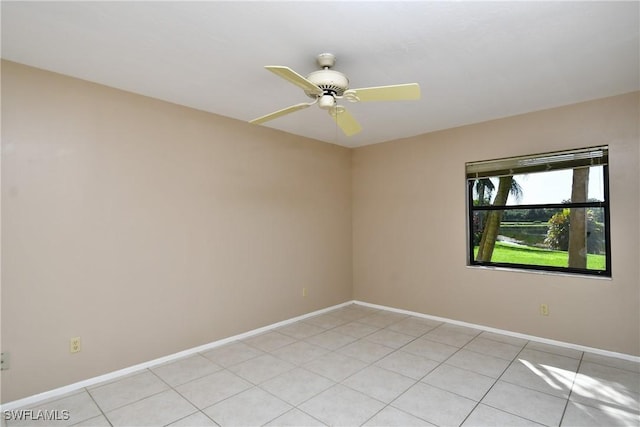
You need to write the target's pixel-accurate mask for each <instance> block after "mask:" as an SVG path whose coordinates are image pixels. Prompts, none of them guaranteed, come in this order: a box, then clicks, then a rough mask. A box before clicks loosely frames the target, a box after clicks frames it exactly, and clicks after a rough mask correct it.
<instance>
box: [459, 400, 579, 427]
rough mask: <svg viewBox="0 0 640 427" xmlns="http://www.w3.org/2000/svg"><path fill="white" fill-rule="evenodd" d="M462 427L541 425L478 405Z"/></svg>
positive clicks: (530, 426) (535, 426)
mask: <svg viewBox="0 0 640 427" xmlns="http://www.w3.org/2000/svg"><path fill="white" fill-rule="evenodd" d="M462 426H463V427H490V426H491V427H501V426H509V427H540V426H542V424H539V423H536V422H533V421H531V420H527V419H526V418H522V417H518V416H517V415H513V414H509V413H508V412H504V411H501V410H499V409H496V408H492V407H491V406H487V405H483V404H482V403H481V404H479V405H478V406H477V407H476V408H475V409H474V410H473V412H471V414H470V415H469V416H468V417H467V419H466V420H465V421H464V423H462ZM574 427H577V426H574Z"/></svg>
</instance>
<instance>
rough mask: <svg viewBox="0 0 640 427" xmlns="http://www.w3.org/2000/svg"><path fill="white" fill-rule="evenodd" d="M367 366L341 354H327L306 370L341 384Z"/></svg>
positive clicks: (309, 365)
mask: <svg viewBox="0 0 640 427" xmlns="http://www.w3.org/2000/svg"><path fill="white" fill-rule="evenodd" d="M366 366H367V364H366V363H364V362H362V361H361V360H358V359H354V358H352V357H349V356H345V355H343V354H339V353H327V354H325V355H324V356H321V357H319V358H317V359H315V360H313V361H311V362H309V363H307V364H306V365H304V368H305V369H307V370H309V371H311V372H314V373H316V374H318V375H322V376H323V377H325V378H328V379H330V380H332V381H335V382H340V381H342V380H344V379H345V378H347V377H349V376H351V375H353V374H355V373H356V372H358V371H359V370H361V369H363V368H365V367H366Z"/></svg>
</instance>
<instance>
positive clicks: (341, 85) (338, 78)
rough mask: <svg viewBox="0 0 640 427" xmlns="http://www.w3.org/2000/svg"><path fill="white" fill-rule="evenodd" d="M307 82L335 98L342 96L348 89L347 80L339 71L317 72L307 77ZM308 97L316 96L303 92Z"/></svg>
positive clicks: (325, 70)
mask: <svg viewBox="0 0 640 427" xmlns="http://www.w3.org/2000/svg"><path fill="white" fill-rule="evenodd" d="M307 80H309V81H310V82H312V83H313V84H315V85H316V86H318V87H319V88H321V89H322V90H324V91H325V93H326V92H329V93H332V94H334V95H337V96H342V94H343V93H344V91H345V90H347V89H348V88H349V79H348V78H347V76H345V75H344V74H342V73H341V72H340V71H335V70H329V69H324V70H318V71H314V72H312V73H311V74H309V75H308V76H307ZM305 93H306V94H307V95H308V96H309V97H311V98H316V96H317V95H315V94H312V93H309V92H305Z"/></svg>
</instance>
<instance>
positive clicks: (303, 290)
mask: <svg viewBox="0 0 640 427" xmlns="http://www.w3.org/2000/svg"><path fill="white" fill-rule="evenodd" d="M302 296H303V297H306V296H307V288H302Z"/></svg>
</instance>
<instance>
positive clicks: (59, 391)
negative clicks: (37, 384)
mask: <svg viewBox="0 0 640 427" xmlns="http://www.w3.org/2000/svg"><path fill="white" fill-rule="evenodd" d="M353 303H354V301H347V302H344V303H342V304H337V305H333V306H331V307H327V308H323V309H320V310H316V311H313V312H311V313H307V314H303V315H301V316H297V317H294V318H291V319H287V320H283V321H281V322H277V323H273V324H271V325H267V326H264V327H262V328H258V329H253V330H251V331H248V332H244V333H242V334H238V335H234V336H231V337H227V338H223V339H221V340H217V341H213V342H210V343H208V344H204V345H201V346H198V347H193V348H190V349H187V350H183V351H180V352H178V353H173V354H170V355H168V356H163V357H159V358H157V359H153V360H150V361H148V362H143V363H140V364H137V365H134V366H129V367H128V368H124V369H119V370H117V371H113V372H109V373H108V374H104V375H99V376H97V377H93V378H89V379H86V380H83V381H79V382H77V383H73V384H69V385H66V386H63V387H59V388H56V389H53V390H49V391H45V392H43V393H38V394H34V395H33V396H29V397H25V398H22V399H18V400H14V401H12V402H7V403H5V404H4V405H0V412H1V411H11V410H13V409H18V408H22V407H26V406H30V405H33V404H35V403H39V402H42V401H44V400H50V399H54V398H56V397H59V396H62V395H64V394H68V393H73V392H74V391H77V390H80V389H82V388H85V387H90V386H92V385H96V384H99V383H102V382H105V381H111V380H114V379H117V378H120V377H123V376H125V375H129V374H132V373H135V372H138V371H142V370H144V369H148V368H153V367H154V366H158V365H161V364H163V363H167V362H171V361H174V360H177V359H180V358H182V357H186V356H190V355H192V354H195V353H199V352H202V351H207V350H211V349H213V348H216V347H219V346H221V345H225V344H228V343H230V342H232V341H237V340H242V339H245V338H249V337H251V336H253V335H258V334H261V333H263V332H267V331H270V330H272V329H276V328H280V327H282V326H286V325H288V324H291V323H294V322H298V321H300V320H304V319H307V318H309V317H313V316H317V315H319V314H323V313H326V312H328V311H332V310H336V309H338V308H342V307H345V306H347V305H351V304H353Z"/></svg>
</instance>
